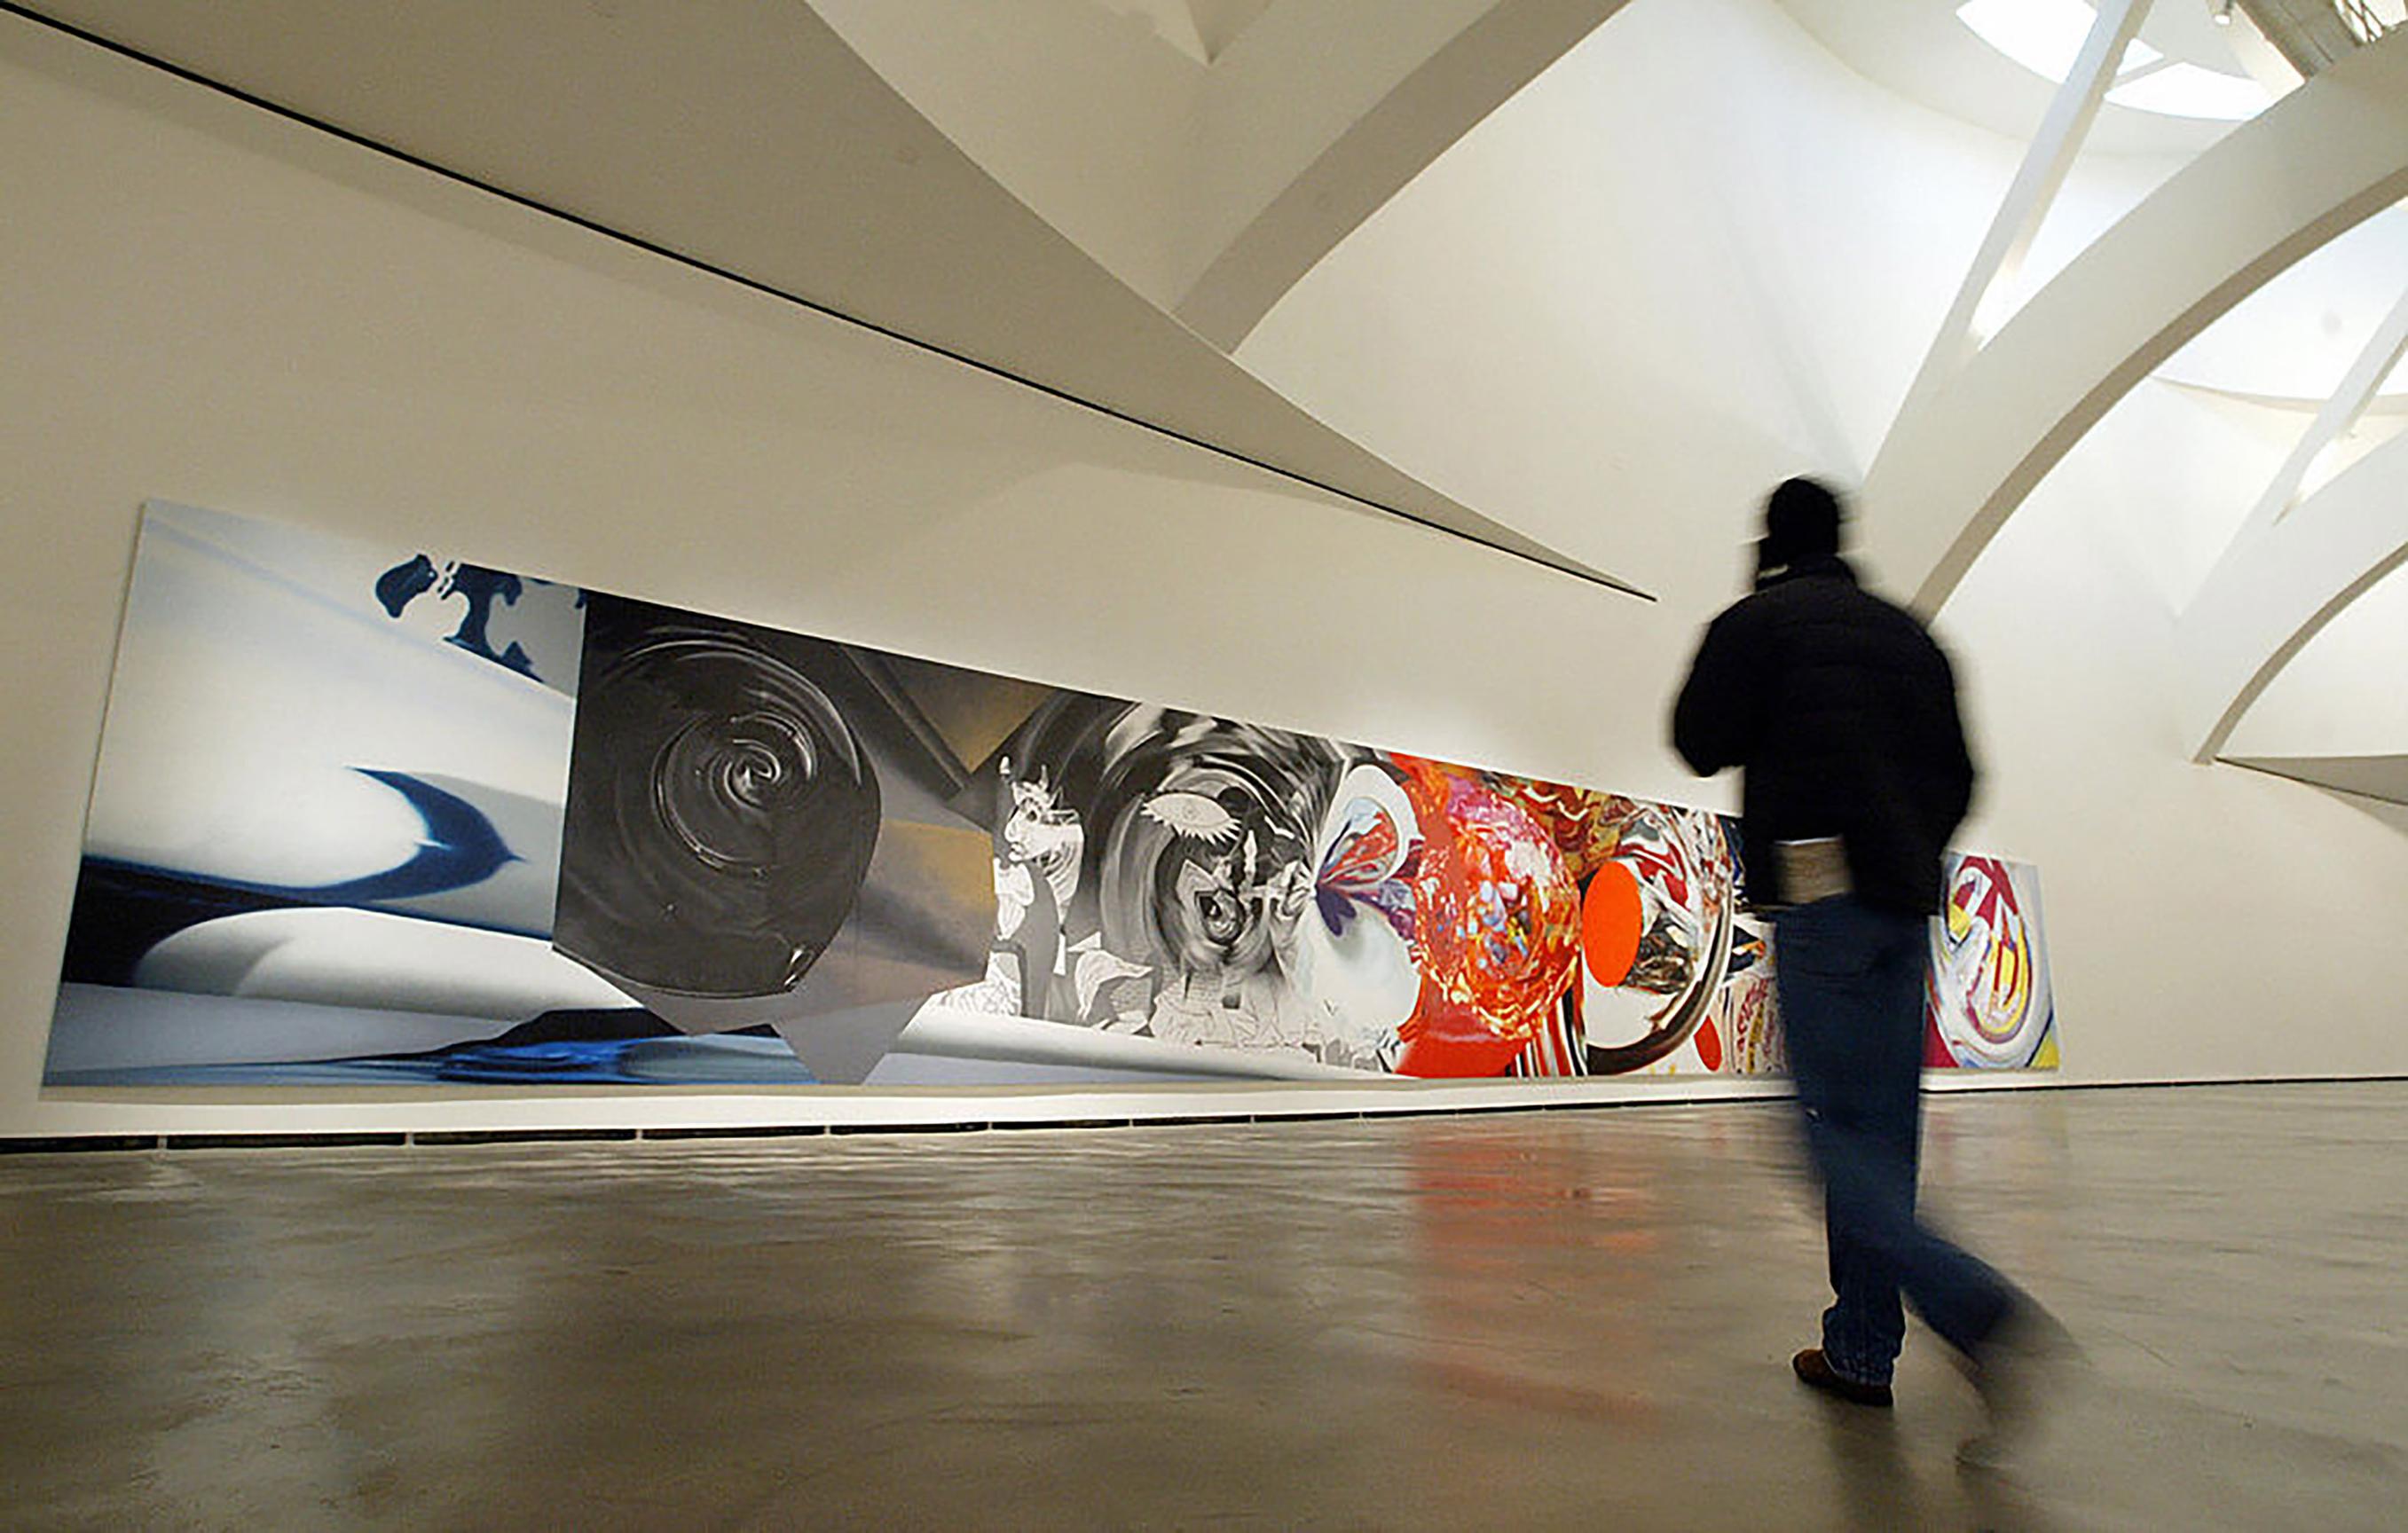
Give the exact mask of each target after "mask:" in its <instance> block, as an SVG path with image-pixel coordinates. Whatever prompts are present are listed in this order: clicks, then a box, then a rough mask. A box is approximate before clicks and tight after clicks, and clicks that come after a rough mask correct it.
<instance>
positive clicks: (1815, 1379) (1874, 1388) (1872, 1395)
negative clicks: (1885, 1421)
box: [1789, 1347, 1890, 1411]
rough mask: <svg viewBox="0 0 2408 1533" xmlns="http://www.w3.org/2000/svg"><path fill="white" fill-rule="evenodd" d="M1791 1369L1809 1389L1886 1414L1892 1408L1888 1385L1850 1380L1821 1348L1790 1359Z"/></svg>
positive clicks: (1810, 1348)
mask: <svg viewBox="0 0 2408 1533" xmlns="http://www.w3.org/2000/svg"><path fill="white" fill-rule="evenodd" d="M1789 1367H1790V1369H1791V1370H1792V1371H1793V1372H1795V1373H1796V1374H1797V1375H1798V1378H1799V1382H1800V1383H1804V1384H1805V1385H1806V1387H1807V1388H1809V1389H1819V1390H1821V1391H1822V1392H1823V1393H1824V1394H1826V1395H1830V1396H1833V1397H1837V1398H1840V1399H1842V1400H1845V1401H1847V1402H1848V1403H1849V1404H1850V1405H1870V1406H1873V1407H1875V1408H1877V1409H1879V1410H1883V1411H1886V1410H1888V1409H1889V1407H1890V1396H1889V1385H1887V1384H1868V1383H1858V1382H1857V1381H1856V1380H1854V1379H1851V1378H1849V1377H1848V1376H1847V1375H1846V1374H1844V1373H1842V1372H1841V1371H1840V1370H1839V1369H1837V1368H1833V1367H1832V1366H1831V1362H1830V1359H1829V1358H1828V1357H1825V1356H1824V1355H1823V1349H1822V1348H1820V1347H1808V1348H1807V1349H1806V1350H1805V1351H1804V1352H1801V1353H1799V1354H1798V1355H1797V1356H1795V1357H1792V1358H1791V1359H1789Z"/></svg>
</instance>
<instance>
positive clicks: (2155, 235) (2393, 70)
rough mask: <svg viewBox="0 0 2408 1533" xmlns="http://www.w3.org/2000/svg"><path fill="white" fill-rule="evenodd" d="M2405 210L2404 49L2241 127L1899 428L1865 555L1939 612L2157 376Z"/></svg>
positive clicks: (2324, 79)
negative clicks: (2007, 530)
mask: <svg viewBox="0 0 2408 1533" xmlns="http://www.w3.org/2000/svg"><path fill="white" fill-rule="evenodd" d="M2403 196H2408V32H2401V33H2397V34H2394V35H2393V36H2389V37H2386V38H2385V39H2384V40H2382V41H2381V42H2378V43H2374V44H2372V45H2371V46H2369V47H2367V48H2363V49H2360V50H2358V51H2357V52H2356V53H2354V54H2352V55H2351V56H2350V57H2348V58H2346V59H2344V60H2343V61H2342V62H2341V63H2339V64H2335V65H2334V66H2333V67H2332V68H2330V69H2328V70H2326V71H2325V72H2324V73H2323V74H2321V75H2318V76H2317V77H2316V78H2315V79H2313V80H2310V81H2309V82H2308V83H2307V84H2305V85H2303V86H2301V87H2300V89H2299V90H2297V91H2294V92H2293V93H2291V94H2289V95H2288V96H2286V97H2285V98H2284V99H2283V100H2281V101H2279V102H2276V103H2275V104H2274V105H2273V106H2272V107H2269V108H2268V109H2267V110H2266V111H2264V112H2262V113H2260V114H2259V115H2258V116H2257V118H2256V119H2254V120H2253V121H2251V122H2245V123H2243V124H2242V125H2241V126H2240V127H2238V128H2236V129H2234V130H2233V131H2232V132H2231V133H2230V134H2229V135H2227V136H2225V137H2224V138H2223V139H2221V140H2219V141H2218V142H2217V143H2216V145H2215V147H2214V148H2213V149H2211V150H2208V151H2207V152H2206V153H2204V154H2202V155H2200V157H2199V158H2198V159H2197V160H2195V161H2193V162H2192V163H2191V164H2190V165H2186V166H2185V167H2184V168H2183V169H2182V170H2181V171H2180V172H2179V173H2177V174H2176V175H2175V176H2174V177H2173V178H2172V179H2171V180H2169V181H2168V182H2167V183H2166V184H2165V185H2163V186H2161V187H2159V188H2158V189H2157V191H2156V192H2155V193H2151V194H2150V196H2149V197H2148V198H2147V199H2146V200H2144V201H2143V203H2142V204H2141V205H2140V206H2139V207H2138V208H2134V209H2133V210H2132V211H2131V212H2130V213H2128V214H2127V215H2126V216H2125V217H2124V219H2123V220H2122V221H2121V222H2118V223H2117V224H2116V225H2115V226H2114V228H2112V229H2110V230H2109V231H2108V232H2107V233H2106V234H2105V235H2103V236H2100V238H2099V239H2098V240H2097V241H2096V242H2095V243H2093V244H2092V245H2091V247H2090V248H2089V249H2088V250H2086V251H2084V252H2083V253H2082V254H2081V255H2080V256H2079V257H2077V258H2076V259H2075V260H2074V261H2073V262H2072V264H2071V265H2068V266H2067V267H2066V269H2065V270H2064V271H2062V272H2060V273H2058V274H2057V278H2056V279H2054V280H2052V281H2051V282H2050V283H2049V284H2048V285H2047V286H2046V287H2044V288H2042V290H2041V291H2040V292H2039V293H2038V294H2034V295H2033V297H2032V298H2031V300H2030V302H2028V303H2027V304H2026V305H2025V306H2024V308H2023V309H2022V310H2021V311H2020V312H2018V313H2017V314H2016V315H2015V317H2014V319H2013V320H2011V321H2009V322H2007V324H2006V325H2005V326H2004V327H2003V328H2002V329H2001V330H2000V332H1999V334H1998V335H1996V336H1995V337H1992V338H1991V339H1990V341H1989V344H1987V345H1986V346H1985V347H1984V348H1983V349H1982V351H1981V352H1980V353H1979V354H1978V355H1977V356H1975V357H1974V358H1973V359H1972V360H1971V362H1969V363H1968V364H1967V365H1965V367H1964V368H1963V370H1962V371H1960V372H1959V373H1957V375H1956V376H1955V377H1954V378H1952V379H1950V380H1947V381H1945V382H1944V383H1942V384H1941V385H1940V386H1938V387H1936V388H1935V389H1933V390H1932V391H1931V393H1930V394H1928V395H1927V396H1926V397H1925V398H1924V399H1922V400H1920V401H1916V402H1914V403H1913V404H1912V405H1911V407H1910V408H1908V409H1906V410H1904V411H1902V412H1901V413H1900V415H1899V420H1898V422H1897V423H1896V424H1895V425H1893V426H1892V427H1891V429H1890V433H1889V437H1888V438H1887V439H1886V440H1885V442H1884V444H1883V447H1882V451H1881V455H1880V457H1879V458H1878V459H1877V460H1876V461H1875V462H1874V465H1873V469H1872V472H1871V475H1870V476H1869V477H1868V479H1867V481H1866V485H1865V490H1864V494H1863V500H1864V503H1865V516H1864V520H1863V523H1862V524H1863V526H1864V527H1865V530H1866V546H1867V549H1868V552H1870V553H1871V557H1872V559H1873V562H1874V563H1875V564H1876V565H1878V566H1880V568H1881V569H1882V570H1883V572H1884V573H1885V576H1886V577H1887V578H1888V579H1890V580H1896V581H1899V582H1900V583H1903V584H1906V585H1907V586H1909V587H1910V589H1912V590H1913V591H1914V605H1915V606H1916V607H1917V608H1918V609H1921V610H1923V611H1925V612H1930V611H1933V610H1936V609H1938V608H1939V606H1940V604H1941V603H1942V602H1943V601H1945V600H1946V599H1947V596H1948V594H1949V593H1950V592H1951V591H1953V590H1954V589H1955V588H1956V585H1957V581H1958V580H1961V579H1962V578H1963V576H1964V574H1965V571H1966V570H1967V569H1968V568H1969V567H1971V565H1972V563H1973V560H1974V558H1975V557H1976V556H1977V555H1978V554H1979V553H1980V552H1981V551H1982V549H1983V547H1984V546H1985V544H1987V543H1988V541H1989V539H1990V537H1992V536H1993V535H1994V534H1995V533H1996V532H1997V531H1998V529H1999V527H2000V524H2001V523H2004V522H2005V520H2006V519H2007V517H2008V516H2009V515H2010V514H2012V513H2013V512H2014V509H2015V508H2016V507H2017V506H2019V505H2021V504H2022V502H2023V500H2024V497H2025V496H2026V495H2028V494H2030V493H2031V490H2032V488H2033V486H2035V485H2036V484H2038V483H2039V482H2040V480H2041V479H2042V477H2043V476H2044V475H2046V474H2047V472H2048V471H2049V469H2051V468H2052V467H2054V466H2056V465H2057V462H2058V460H2060V459H2061V458H2063V457H2064V455H2065V454H2066V452H2067V451H2070V450H2071V448H2072V446H2073V444H2074V443H2076V442H2078V441H2080V440H2081V439H2082V437H2083V436H2084V435H2085V433H2086V432H2088V431H2089V429H2090V428H2091V426H2093V425H2094V424H2096V423H2098V421H2099V419H2100V417H2101V416H2103V415H2104V414H2106V412H2107V411H2108V409H2109V408H2111V407H2113V406H2114V403H2115V402H2116V401H2117V400H2119V399H2121V398H2123V397H2124V395H2125V394H2128V393H2129V392H2130V391H2131V389H2132V388H2133V387H2134V386H2135V385H2136V384H2138V383H2139V382H2140V381H2141V380H2143V379H2144V378H2146V377H2148V375H2149V374H2150V373H2151V372H2153V371H2155V370H2156V368H2157V365H2158V364H2159V363H2161V362H2163V361H2164V360H2165V359H2166V358H2167V357H2169V356H2171V354H2172V353H2173V352H2174V351H2177V350H2179V349H2180V348H2181V347H2182V346H2183V344H2184V343H2185V342H2186V341H2188V340H2189V339H2190V338H2191V337H2194V336H2196V335H2198V334H2199V333H2200V331H2201V330H2203V329H2205V328H2206V327H2207V326H2208V325H2209V324H2210V323H2212V322H2214V320H2216V319H2217V318H2218V317H2219V316H2221V315H2223V314H2224V313H2225V312H2226V311H2228V310H2229V309H2230V308H2232V306H2233V305H2235V304H2237V303H2239V302H2240V301H2241V300H2242V299H2243V298H2244V297H2246V296H2248V295H2249V294H2252V293H2254V292H2256V291H2257V289H2258V288H2260V287H2262V286H2264V285H2265V283H2266V282H2267V281H2269V280H2270V279H2272V278H2273V277H2274V276H2275V275H2277V274H2278V273H2280V272H2282V271H2284V270H2286V269H2287V268H2288V267H2289V266H2290V265H2293V264H2294V263H2295V262H2297V261H2298V260H2300V257H2302V256H2304V255H2306V254H2307V253H2308V252H2310V251H2314V250H2315V249H2317V248H2318V247H2320V246H2322V245H2324V244H2325V243H2327V242H2328V241H2329V240H2331V239H2332V238H2333V237H2334V236H2338V235H2340V234H2342V233H2343V232H2345V231H2347V230H2349V229H2351V228H2353V227H2355V226H2356V225H2357V224H2358V223H2359V222H2363V221H2364V220H2366V219H2368V218H2370V217H2372V216H2373V215H2374V214H2375V213H2377V212H2379V211H2381V210H2382V209H2383V208H2387V207H2389V206H2390V205H2391V204H2392V203H2394V202H2397V201H2399V200H2400V199H2401V197H2403Z"/></svg>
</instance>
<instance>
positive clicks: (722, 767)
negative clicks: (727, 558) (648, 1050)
mask: <svg viewBox="0 0 2408 1533" xmlns="http://www.w3.org/2000/svg"><path fill="white" fill-rule="evenodd" d="M615 605H617V606H623V607H625V608H629V609H634V610H635V612H637V613H641V612H644V611H646V610H648V609H642V608H640V607H638V605H637V604H634V603H620V604H615ZM624 616H626V614H622V613H618V612H613V611H606V610H595V611H594V612H591V613H589V623H588V629H587V636H586V655H585V666H584V672H583V675H582V677H581V681H580V683H579V688H578V700H577V732H576V748H575V751H574V753H573V755H572V757H571V761H570V767H569V792H568V809H567V820H566V841H565V844H564V846H563V848H562V856H561V893H560V905H559V910H558V912H557V914H556V916H555V918H554V923H553V936H552V940H553V942H554V944H555V945H556V946H557V947H559V948H560V950H561V951H562V952H564V953H568V954H569V955H570V956H571V957H574V958H576V959H578V960H579V961H580V962H581V963H584V964H586V965H588V966H590V967H594V968H595V969H597V970H599V971H601V972H602V973H604V974H606V975H609V976H610V977H612V978H614V979H620V980H624V981H631V982H633V983H636V984H638V985H644V986H649V987H651V988H653V989H656V990H662V991H669V992H674V993H677V994H680V995H687V996H714V997H737V996H767V995H776V994H779V993H781V992H783V991H786V990H789V989H792V988H793V987H794V985H795V984H796V982H797V981H800V980H801V979H802V977H803V975H804V973H805V972H806V971H807V970H808V969H809V968H810V966H811V965H812V964H813V963H814V962H816V961H817V960H818V958H819V955H820V954H821V953H822V952H824V950H825V949H826V947H827V945H828V943H829V941H830V940H831V939H832V938H834V937H835V936H836V934H837V931H838V929H839V927H841V926H842V925H843V924H844V922H845V919H846V917H847V916H849V915H850V914H851V913H852V911H853V902H854V899H855V897H856V896H857V895H858V894H859V893H860V889H861V885H862V881H863V880H864V879H865V878H866V877H867V873H868V869H869V859H870V853H871V852H872V851H873V850H874V849H875V847H876V845H877V841H878V822H879V795H878V781H877V776H876V774H875V772H874V771H873V769H872V767H871V766H870V763H869V759H868V757H867V753H866V752H864V750H863V749H862V746H861V743H860V741H859V740H858V739H857V738H855V737H854V734H853V730H852V728H851V727H850V726H849V725H848V724H846V722H845V720H844V717H843V714H842V713H841V712H840V711H839V709H838V707H837V704H836V703H835V702H834V701H833V700H832V699H831V697H830V695H829V693H828V691H827V690H826V689H825V688H824V687H823V686H821V685H820V684H818V683H817V682H815V681H813V680H812V679H811V678H810V676H808V675H806V674H805V673H804V670H803V668H802V666H803V665H804V664H808V663H809V660H810V656H808V655H804V654H800V653H793V654H789V653H786V651H791V650H793V649H794V648H795V646H794V645H793V644H792V643H789V642H780V643H779V644H778V649H779V651H780V652H776V653H773V652H771V651H770V648H769V647H768V645H767V643H765V642H762V641H757V640H755V639H753V638H752V637H751V636H749V635H747V634H746V633H744V632H743V631H741V630H738V629H735V628H734V627H732V626H731V627H729V628H728V629H725V630H718V629H701V628H697V627H695V626H694V625H692V624H691V623H676V622H654V623H636V624H630V623H625V622H624V621H622V620H623V619H624ZM630 627H632V628H634V630H635V631H633V632H628V631H627V630H628V629H629V628H630ZM781 639H782V636H781Z"/></svg>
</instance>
